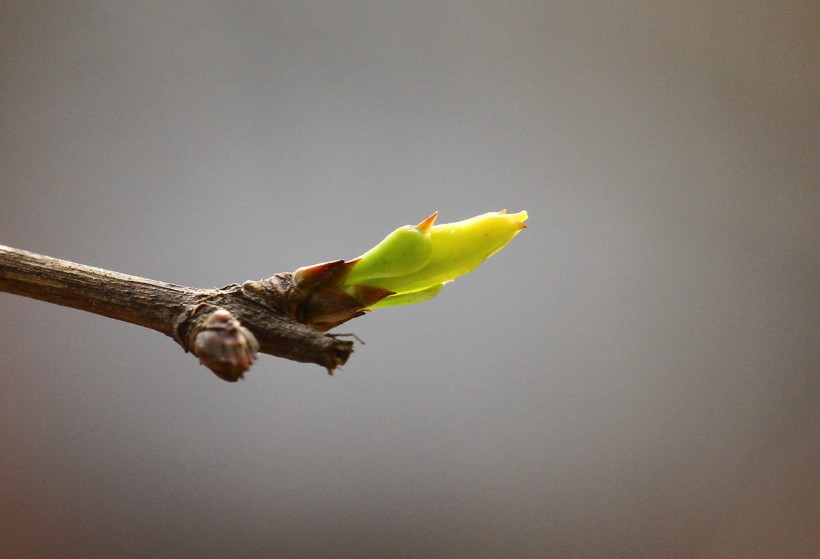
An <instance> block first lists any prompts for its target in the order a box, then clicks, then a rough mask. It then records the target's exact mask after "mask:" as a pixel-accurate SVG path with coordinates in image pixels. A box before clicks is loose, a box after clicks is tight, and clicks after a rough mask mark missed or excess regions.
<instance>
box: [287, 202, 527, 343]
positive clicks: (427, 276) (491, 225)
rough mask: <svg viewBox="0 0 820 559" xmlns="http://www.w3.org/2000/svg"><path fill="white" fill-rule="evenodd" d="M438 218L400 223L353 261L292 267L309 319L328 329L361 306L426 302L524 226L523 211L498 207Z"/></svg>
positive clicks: (356, 311) (358, 310) (482, 260)
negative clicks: (440, 221)
mask: <svg viewBox="0 0 820 559" xmlns="http://www.w3.org/2000/svg"><path fill="white" fill-rule="evenodd" d="M437 216H438V212H435V213H433V215H431V216H430V217H428V218H427V219H425V220H424V221H422V222H421V223H419V224H418V225H405V226H404V227H399V228H398V229H396V230H395V231H393V232H392V233H390V234H389V235H388V236H387V237H386V238H385V239H384V240H383V241H382V242H380V243H379V244H378V245H376V246H375V247H373V248H372V249H370V250H369V251H367V252H366V253H364V254H363V255H361V256H360V257H358V258H356V259H354V260H350V261H344V260H337V261H334V262H326V263H324V264H317V265H315V266H309V267H306V268H300V269H298V270H296V272H294V273H293V281H294V285H295V286H296V287H297V289H298V290H299V291H301V293H302V297H303V298H304V299H305V301H306V305H305V306H306V316H305V318H306V319H307V321H308V322H309V323H313V324H315V325H321V324H323V323H324V324H325V325H326V327H327V328H332V327H333V326H335V325H337V324H341V323H342V322H344V321H346V320H349V319H350V318H353V317H354V316H358V315H360V314H361V313H362V312H363V311H364V310H370V309H376V308H380V307H387V306H395V305H409V304H413V303H420V302H422V301H426V300H428V299H430V298H432V297H434V296H435V295H437V294H438V292H439V291H441V288H442V287H443V286H444V284H446V283H448V282H450V281H452V280H453V279H455V278H456V277H458V276H460V275H463V274H466V273H468V272H471V271H473V270H475V269H476V268H477V267H478V266H479V265H480V264H481V263H482V262H484V260H486V259H487V258H489V257H490V256H492V255H493V254H495V253H496V252H498V251H499V250H501V249H502V248H504V246H506V245H507V243H509V242H510V241H511V240H512V239H513V237H515V236H516V235H517V234H518V233H519V232H520V231H521V229H524V228H525V227H526V225H524V221H526V219H527V212H526V211H521V212H518V213H515V214H508V213H507V212H506V211H504V210H502V211H500V212H489V213H485V214H482V215H479V216H476V217H473V218H470V219H465V220H463V221H457V222H455V223H445V224H442V225H435V221H436V217H437Z"/></svg>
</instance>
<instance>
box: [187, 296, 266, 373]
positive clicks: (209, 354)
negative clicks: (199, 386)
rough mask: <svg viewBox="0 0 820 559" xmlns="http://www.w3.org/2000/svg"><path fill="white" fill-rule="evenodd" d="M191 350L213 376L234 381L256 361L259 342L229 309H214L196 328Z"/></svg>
mask: <svg viewBox="0 0 820 559" xmlns="http://www.w3.org/2000/svg"><path fill="white" fill-rule="evenodd" d="M192 351H193V354H194V355H196V356H197V357H198V358H199V362H200V363H202V364H203V365H205V366H206V367H208V368H209V369H210V370H212V371H213V372H214V374H216V376H218V377H219V378H221V379H222V380H225V381H228V382H236V381H237V380H239V379H241V378H242V376H243V375H244V374H245V372H247V371H248V370H249V369H250V368H251V365H252V364H253V362H254V361H256V358H257V356H258V354H259V343H258V342H257V341H256V338H255V337H254V335H253V333H251V331H250V330H248V329H247V328H245V327H244V326H242V325H241V324H240V323H239V321H238V320H237V319H236V318H234V316H233V315H232V314H231V313H230V312H229V311H227V310H226V309H217V310H215V311H214V312H212V313H211V314H210V315H209V316H208V317H207V318H206V319H205V320H203V322H202V323H201V325H200V326H199V327H198V328H197V329H196V334H195V336H194V343H193V348H192Z"/></svg>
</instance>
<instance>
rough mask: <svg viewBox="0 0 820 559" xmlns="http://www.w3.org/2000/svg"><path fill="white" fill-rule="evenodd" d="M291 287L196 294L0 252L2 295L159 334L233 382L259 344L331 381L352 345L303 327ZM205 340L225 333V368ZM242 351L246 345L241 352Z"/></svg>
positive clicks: (281, 279) (279, 284) (264, 285)
mask: <svg viewBox="0 0 820 559" xmlns="http://www.w3.org/2000/svg"><path fill="white" fill-rule="evenodd" d="M292 287H293V286H292V282H291V274H276V275H275V276H273V277H270V278H266V279H263V280H259V281H246V282H244V283H242V284H232V285H228V286H226V287H223V288H221V289H196V288H192V287H185V286H181V285H175V284H172V283H165V282H161V281H155V280H150V279H146V278H141V277H137V276H131V275H127V274H121V273H119V272H112V271H109V270H103V269H101V268H95V267H92V266H85V265H82V264H76V263H74V262H68V261H66V260H60V259H57V258H51V257H49V256H43V255H40V254H34V253H31V252H27V251H24V250H19V249H15V248H11V247H6V246H2V245H0V291H5V292H7V293H12V294H15V295H22V296H24V297H31V298H33V299H38V300H41V301H46V302H49V303H55V304H57V305H63V306H66V307H71V308H75V309H80V310H84V311H88V312H92V313H94V314H98V315H102V316H106V317H109V318H113V319H116V320H122V321H125V322H129V323H131V324H136V325H139V326H144V327H146V328H151V329H152V330H156V331H158V332H162V333H163V334H165V335H167V336H170V337H172V338H173V339H174V340H176V341H177V343H179V344H180V345H181V346H182V348H183V349H184V350H185V351H186V352H189V351H192V352H194V354H195V355H197V354H198V357H200V360H201V361H202V362H203V363H204V364H206V365H207V366H209V367H210V368H211V370H213V371H214V372H215V373H216V374H217V375H219V376H220V377H221V378H224V379H225V380H229V381H234V380H237V379H239V378H241V377H242V374H243V373H244V372H245V371H246V370H247V368H248V367H250V363H252V362H253V359H254V358H255V348H254V343H258V349H259V351H261V352H262V353H268V354H270V355H275V356H277V357H283V358H285V359H291V360H293V361H299V362H303V363H316V364H318V365H321V366H322V367H325V368H326V369H327V370H328V372H329V373H331V374H332V373H333V370H334V369H335V368H336V367H338V366H340V365H343V364H344V363H345V362H346V361H347V359H348V357H349V356H350V354H351V353H352V352H353V342H351V341H348V340H340V339H339V338H338V337H337V336H335V335H333V334H327V333H324V332H322V331H320V330H318V329H316V328H312V327H310V326H308V325H306V324H304V323H303V322H301V321H300V320H299V317H300V315H301V314H302V311H301V309H302V307H301V304H300V303H301V301H300V298H299V294H298V293H295V290H294V289H293V288H292ZM224 311H227V312H228V313H229V316H227V317H226V315H225V314H224ZM215 313H216V314H215ZM209 319H210V320H209ZM231 320H236V321H238V322H237V323H233V322H231ZM238 328H239V329H238ZM242 329H246V331H245V332H244V333H243V332H242ZM247 331H249V332H250V333H251V334H252V335H249V336H246V338H247V339H246V342H242V340H241V339H240V341H239V342H236V336H235V335H236V334H237V332H238V333H239V334H247ZM207 332H210V333H213V332H221V333H222V334H221V335H220V336H221V337H220V338H219V340H218V341H219V343H220V344H222V346H220V347H221V349H218V350H216V353H217V354H221V353H224V356H225V358H226V359H227V365H226V364H225V362H224V361H223V362H221V364H220V361H219V359H217V360H216V363H215V364H214V361H213V358H214V354H213V352H214V346H213V344H209V343H205V342H204V340H205V338H198V336H201V335H204V334H205V333H207ZM239 338H242V336H241V335H240V336H239ZM254 338H255V339H254ZM198 339H199V343H197V340H198ZM231 340H232V341H231ZM236 343H239V345H236ZM242 343H246V346H245V347H244V349H243V347H240V346H241V345H242ZM225 344H228V345H225ZM208 347H210V349H209V350H207V351H208V352H209V353H208V355H203V348H208ZM237 351H239V352H241V351H246V352H250V353H252V354H253V355H252V357H251V358H250V360H249V362H248V363H247V365H246V366H242V365H241V363H242V362H243V361H242V359H241V358H240V359H239V362H240V366H236V363H237V361H236V360H235V359H233V360H232V358H233V357H236V355H237ZM240 357H241V356H240Z"/></svg>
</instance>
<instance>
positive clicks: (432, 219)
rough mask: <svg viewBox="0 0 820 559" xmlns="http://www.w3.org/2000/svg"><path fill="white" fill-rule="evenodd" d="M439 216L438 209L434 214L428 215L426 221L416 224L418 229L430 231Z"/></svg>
mask: <svg viewBox="0 0 820 559" xmlns="http://www.w3.org/2000/svg"><path fill="white" fill-rule="evenodd" d="M437 217H438V211H435V212H433V214H432V215H431V216H430V217H428V218H427V219H425V220H424V221H422V222H421V223H419V224H418V225H416V229H418V230H419V231H421V232H422V233H427V232H428V231H430V228H431V227H432V226H433V224H434V223H435V222H436V218H437Z"/></svg>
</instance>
